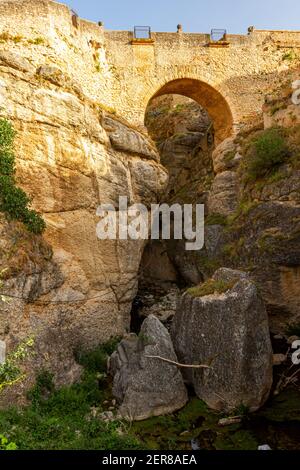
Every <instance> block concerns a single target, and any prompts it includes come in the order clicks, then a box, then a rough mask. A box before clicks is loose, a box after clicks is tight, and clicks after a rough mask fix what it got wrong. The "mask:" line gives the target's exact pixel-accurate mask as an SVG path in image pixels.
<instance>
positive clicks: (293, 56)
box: [282, 51, 297, 61]
mask: <svg viewBox="0 0 300 470" xmlns="http://www.w3.org/2000/svg"><path fill="white" fill-rule="evenodd" d="M295 59H297V54H296V53H295V51H289V52H286V53H285V54H284V55H283V56H282V60H288V61H293V60H295Z"/></svg>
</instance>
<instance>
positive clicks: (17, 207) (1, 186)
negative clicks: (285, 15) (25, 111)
mask: <svg viewBox="0 0 300 470" xmlns="http://www.w3.org/2000/svg"><path fill="white" fill-rule="evenodd" d="M15 135H16V133H15V130H14V129H13V127H12V125H11V123H10V122H9V121H7V120H6V119H0V211H1V212H4V213H5V214H6V215H7V217H8V218H9V219H16V220H19V221H20V222H23V223H24V224H25V226H26V227H27V229H28V230H29V231H30V232H33V233H36V234H40V233H42V232H43V230H44V229H45V222H44V220H43V219H42V218H41V217H40V215H39V214H37V212H35V211H34V210H31V209H30V208H29V205H30V198H29V197H28V196H27V195H26V193H25V192H24V191H23V190H22V189H21V188H18V187H17V186H16V180H15V155H14V146H13V144H14V138H15Z"/></svg>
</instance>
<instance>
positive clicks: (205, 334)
mask: <svg viewBox="0 0 300 470" xmlns="http://www.w3.org/2000/svg"><path fill="white" fill-rule="evenodd" d="M203 287H205V286H203V285H202V289H200V288H201V285H200V286H199V288H198V289H197V288H196V289H192V290H189V291H190V292H189V291H187V292H186V293H185V294H184V295H183V296H182V298H181V300H180V301H179V303H178V306H177V311H176V314H175V317H174V320H173V324H172V328H171V336H172V339H173V344H174V348H175V351H176V353H177V356H178V359H179V362H181V363H184V364H208V365H209V364H210V365H211V368H209V369H187V371H184V373H185V377H186V379H187V380H188V381H189V382H190V383H191V384H193V386H194V389H195V392H196V394H197V396H198V397H199V398H200V399H202V400H204V401H205V402H206V403H207V405H208V406H209V407H210V408H212V409H216V410H222V411H230V410H234V409H236V408H238V407H239V406H240V405H243V406H245V407H247V408H248V409H249V410H250V411H255V410H257V409H258V408H260V407H261V406H262V405H263V404H264V402H265V401H266V400H267V398H268V396H269V393H270V389H271V385H272V363H273V353H272V347H271V341H270V335H269V326H268V317H267V313H266V309H265V305H264V303H263V300H262V298H261V296H260V294H259V292H258V291H257V288H256V286H255V284H254V283H253V282H252V281H251V280H250V278H249V277H248V275H247V274H246V273H242V272H240V271H234V270H231V269H226V268H221V269H219V270H218V271H216V273H215V274H214V276H213V278H212V280H210V281H209V287H210V289H211V293H210V292H209V291H207V288H206V294H207V295H204V296H202V297H201V296H197V291H199V295H201V292H203ZM207 292H209V294H208V293H207Z"/></svg>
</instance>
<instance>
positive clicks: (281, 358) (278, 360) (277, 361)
mask: <svg viewBox="0 0 300 470" xmlns="http://www.w3.org/2000/svg"><path fill="white" fill-rule="evenodd" d="M285 361H286V355H285V354H273V366H281V364H283V363H284V362H285Z"/></svg>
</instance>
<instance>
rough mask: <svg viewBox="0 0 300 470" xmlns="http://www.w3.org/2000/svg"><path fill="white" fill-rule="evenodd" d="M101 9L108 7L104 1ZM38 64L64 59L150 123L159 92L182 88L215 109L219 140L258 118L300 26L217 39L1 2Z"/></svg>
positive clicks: (0, 13)
mask: <svg viewBox="0 0 300 470" xmlns="http://www.w3.org/2000/svg"><path fill="white" fill-rule="evenodd" d="M99 15H101V9H100V8H99ZM7 41H10V42H11V43H12V45H11V46H10V48H11V49H13V50H16V52H19V53H21V54H22V55H23V56H24V57H26V58H27V59H29V60H30V61H31V62H32V63H33V64H34V65H36V66H37V67H38V66H41V65H43V64H47V65H50V66H56V67H57V66H58V67H59V68H61V69H62V70H63V71H64V72H65V73H67V74H68V75H69V76H70V77H71V78H72V80H73V81H75V82H76V83H78V84H79V85H80V87H81V89H82V90H83V92H84V93H85V94H86V95H87V96H88V97H89V98H91V99H93V100H95V101H96V102H98V103H99V104H102V105H103V106H104V107H107V108H109V109H110V110H113V111H115V112H116V113H117V114H119V115H121V116H123V117H125V118H126V119H127V120H128V121H129V122H130V123H132V124H135V125H143V122H144V115H145V110H146V108H147V105H148V103H149V101H150V100H151V99H152V98H153V97H154V96H159V95H162V94H165V93H179V94H182V95H185V96H188V97H190V98H193V99H194V100H196V101H197V102H198V103H200V104H201V105H202V106H203V107H205V108H206V109H207V111H208V112H209V114H210V115H211V117H212V119H213V121H214V125H215V131H216V136H217V139H218V141H220V140H222V139H223V138H225V137H227V136H228V135H230V134H231V133H232V132H235V131H236V130H238V129H239V128H241V127H242V126H243V125H245V124H247V123H249V122H251V123H252V122H253V120H255V119H256V117H257V116H259V115H260V114H261V108H262V104H263V102H264V98H265V95H266V94H267V93H268V92H270V91H272V89H274V88H275V87H277V86H278V85H279V84H280V82H282V80H283V79H285V78H287V74H288V72H289V70H290V69H293V68H294V67H295V66H296V63H297V54H298V53H299V50H300V32H299V31H298V32H296V31H294V32H293V31H262V30H255V29H253V28H252V29H250V32H249V33H248V34H247V35H230V34H228V35H227V38H226V41H221V42H218V43H214V42H211V40H210V35H209V34H189V33H184V32H182V31H180V32H174V33H155V32H154V33H152V36H151V39H150V40H144V41H143V40H140V41H138V40H135V39H134V35H133V32H132V31H107V30H105V29H104V27H103V26H102V23H99V24H96V23H92V22H89V21H86V20H82V19H80V18H78V16H77V15H76V14H74V12H72V11H71V10H69V8H68V7H67V6H65V5H63V4H60V3H56V2H52V1H50V0H2V1H0V42H1V43H2V44H3V47H4V48H5V46H6V42H7Z"/></svg>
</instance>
